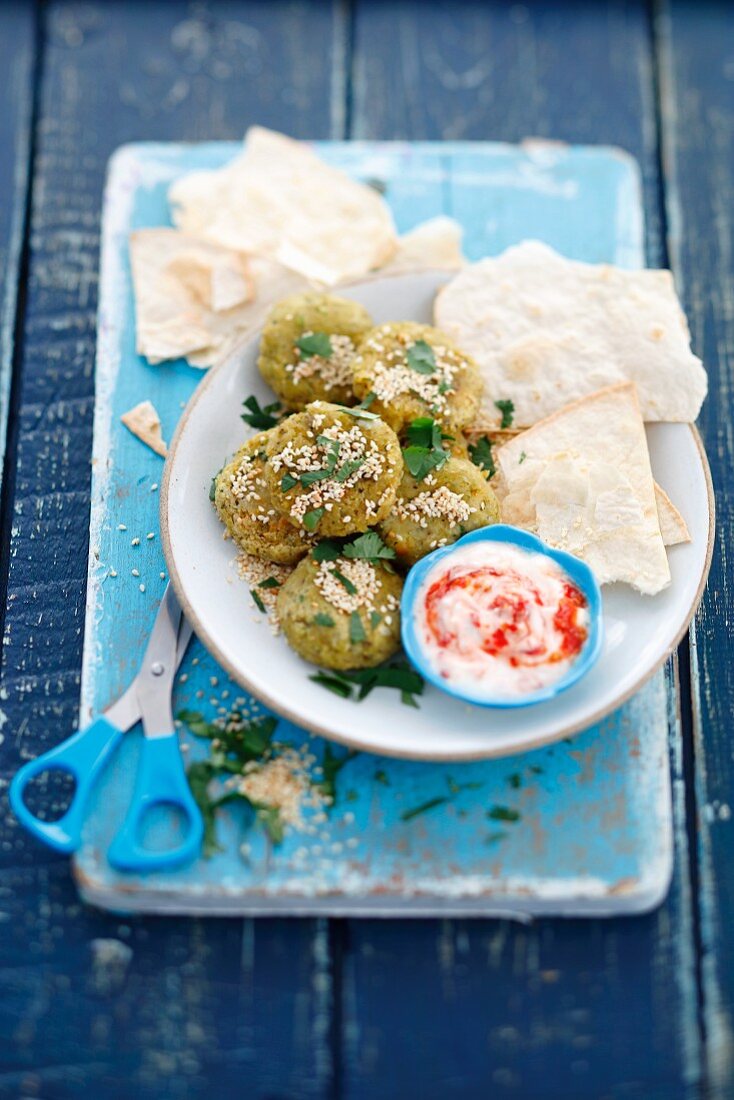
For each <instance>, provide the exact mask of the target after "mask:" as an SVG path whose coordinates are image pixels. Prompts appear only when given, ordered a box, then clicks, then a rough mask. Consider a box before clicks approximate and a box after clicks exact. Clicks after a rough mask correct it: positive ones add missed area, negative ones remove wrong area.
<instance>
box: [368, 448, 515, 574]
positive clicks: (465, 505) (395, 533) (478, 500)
mask: <svg viewBox="0 0 734 1100" xmlns="http://www.w3.org/2000/svg"><path fill="white" fill-rule="evenodd" d="M499 518H500V506H499V502H498V500H497V497H496V496H495V494H494V492H493V491H492V489H491V488H490V486H489V483H488V482H487V480H486V478H485V476H484V474H483V473H482V471H481V470H480V469H478V468H477V467H476V466H475V465H474V463H473V462H469V461H468V460H467V459H464V458H456V457H454V456H451V457H450V458H448V459H447V461H446V462H445V463H444V465H443V466H441V467H440V468H439V469H437V470H432V471H431V472H430V473H429V474H428V475H427V476H426V477H424V478H423V480H422V481H418V480H417V479H416V478H414V477H413V475H412V474H411V473H410V472H409V471H408V470H407V469H406V470H405V473H404V474H403V478H402V481H401V482H400V487H399V488H398V498H397V500H396V502H395V505H394V507H393V509H392V510H391V512H390V515H389V516H387V517H386V518H385V519H384V520H383V521H382V523H381V524H380V525H379V532H380V534H381V535H382V538H383V539H384V541H385V542H386V543H387V545H388V546H390V547H392V549H393V550H394V551H395V553H396V555H397V560H398V562H399V563H400V564H401V565H406V566H408V565H413V564H414V563H415V562H417V561H418V560H419V559H420V558H423V557H425V555H426V554H430V552H431V551H432V550H435V549H436V548H437V547H438V546H446V545H447V544H448V543H451V542H456V540H457V539H458V538H461V536H462V535H466V534H467V533H468V532H469V531H474V530H476V529H477V528H478V527H487V526H489V525H490V524H492V523H497V522H498V521H499Z"/></svg>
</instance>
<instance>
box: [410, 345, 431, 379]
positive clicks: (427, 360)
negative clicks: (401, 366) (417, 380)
mask: <svg viewBox="0 0 734 1100" xmlns="http://www.w3.org/2000/svg"><path fill="white" fill-rule="evenodd" d="M407 359H408V366H409V367H411V368H412V369H413V370H414V371H417V372H418V374H435V372H436V356H435V355H434V353H433V348H432V347H431V345H430V344H427V343H426V341H425V340H416V342H415V343H414V344H412V345H411V347H409V348H408V355H407Z"/></svg>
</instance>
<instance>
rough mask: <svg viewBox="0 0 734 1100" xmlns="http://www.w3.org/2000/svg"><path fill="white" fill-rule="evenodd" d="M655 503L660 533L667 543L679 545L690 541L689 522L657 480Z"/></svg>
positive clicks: (667, 544) (668, 544)
mask: <svg viewBox="0 0 734 1100" xmlns="http://www.w3.org/2000/svg"><path fill="white" fill-rule="evenodd" d="M655 504H656V505H657V510H658V522H659V523H660V534H661V535H662V536H663V542H664V543H665V545H666V546H677V544H678V543H679V542H690V541H691V533H690V531H689V530H688V524H687V523H686V521H685V520H684V519H683V516H682V515H681V514H680V512H679V511H678V509H677V508H676V506H675V505H674V504H673V501H672V500H671V499H670V497H669V496H668V494H667V493H666V492H665V489H663V488H662V486H660V485H658V483H657V481H656V482H655Z"/></svg>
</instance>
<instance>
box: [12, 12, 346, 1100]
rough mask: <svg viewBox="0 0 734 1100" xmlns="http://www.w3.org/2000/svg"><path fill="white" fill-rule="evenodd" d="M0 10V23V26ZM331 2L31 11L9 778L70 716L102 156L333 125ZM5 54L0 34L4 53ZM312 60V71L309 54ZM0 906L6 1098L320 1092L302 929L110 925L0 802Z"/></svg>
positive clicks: (310, 944) (323, 1004) (315, 970)
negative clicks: (36, 90)
mask: <svg viewBox="0 0 734 1100" xmlns="http://www.w3.org/2000/svg"><path fill="white" fill-rule="evenodd" d="M5 8H8V9H9V8H10V5H6V6H5ZM5 8H4V9H3V14H2V17H1V18H2V19H3V20H5V19H6V18H7V20H10V16H9V15H7V16H6V14H5ZM335 8H336V5H334V7H332V6H331V5H326V4H325V5H322V6H319V7H313V6H312V5H310V4H306V3H296V4H293V3H289V4H287V5H286V4H271V3H268V2H267V0H261V2H259V3H236V2H225V3H221V4H218V5H217V6H216V8H211V7H208V6H204V5H197V6H191V5H189V4H188V3H185V2H183V0H180V2H171V3H160V4H153V3H150V2H129V3H125V4H106V3H101V2H100V3H91V4H83V5H79V4H76V3H53V2H52V3H49V4H48V5H44V8H43V15H44V24H43V28H42V29H43V41H44V42H45V54H44V58H43V67H42V73H43V81H42V85H41V88H40V103H39V121H38V128H37V161H36V170H35V174H34V180H33V206H32V222H31V252H30V266H29V279H28V294H27V305H26V313H25V319H24V325H23V335H24V341H25V345H24V357H23V364H22V368H23V369H22V375H21V377H20V380H19V382H20V386H19V405H20V407H19V423H18V433H19V436H18V456H17V475H16V483H17V494H16V499H15V505H14V513H13V516H12V539H11V543H10V572H9V578H8V608H7V613H6V619H5V637H4V646H3V657H2V670H1V676H0V697H1V700H2V701H1V702H0V706H1V707H2V711H3V733H4V737H5V740H4V744H3V745H2V750H1V752H2V757H1V762H0V776H1V777H2V780H3V782H4V783H7V780H8V777H9V776H10V774H12V772H13V771H14V770H15V768H16V767H17V766H18V764H19V762H20V761H21V760H22V759H24V758H26V757H28V756H35V755H36V754H37V753H38V752H40V751H41V750H42V749H43V748H44V747H45V746H46V745H48V744H50V743H52V742H56V741H58V740H60V739H61V738H62V737H64V736H66V735H67V734H68V733H69V732H70V731H71V730H72V728H73V723H74V721H75V718H76V710H77V703H78V697H79V665H80V658H81V632H82V624H83V615H84V587H85V580H86V569H87V565H86V561H87V529H88V516H89V454H90V444H91V427H92V411H93V383H92V372H93V364H94V348H95V329H96V316H95V313H96V284H97V270H98V248H99V219H100V203H101V195H102V187H103V181H104V172H105V165H106V162H107V159H108V157H109V155H110V153H111V152H112V151H113V149H114V148H115V147H116V146H118V145H119V144H120V143H122V142H125V141H131V140H137V139H139V138H141V137H147V138H159V139H174V138H175V139H179V140H183V139H200V138H203V137H207V138H228V139H235V138H238V137H240V136H241V135H242V133H243V131H244V129H245V127H246V126H247V125H248V124H250V123H252V122H256V121H257V122H265V123H270V124H271V125H275V126H279V127H281V128H283V129H288V130H290V131H291V132H294V133H296V134H308V135H309V136H315V137H318V136H324V137H325V136H341V134H340V131H339V125H340V118H342V117H343V104H344V85H343V80H344V71H343V65H341V64H340V63H337V62H338V59H339V58H343V52H344V38H343V30H342V28H341V23H340V19H339V18H338V17H337V15H335V13H334V9H335ZM2 26H3V24H2V23H1V22H0V28H1V27H2ZM15 45H16V43H14V42H13V41H12V40H8V42H7V43H6V42H5V41H3V42H2V45H0V56H4V51H7V53H8V56H12V53H13V50H14V48H15ZM315 57H318V58H320V59H321V63H320V64H318V65H314V64H310V63H309V64H304V58H311V59H313V58H315ZM332 58H336V62H335V63H334V64H332V63H331V60H330V59H332ZM3 79H4V77H3ZM5 150H6V146H5V145H4V146H3V151H4V152H5ZM7 159H8V160H9V159H10V158H9V157H8V158H7ZM18 169H19V171H22V170H23V163H22V161H21V162H20V164H19V166H18ZM5 171H6V168H5V163H3V166H2V167H1V168H0V172H5ZM0 909H2V910H3V915H4V923H3V928H4V934H3V937H2V942H1V943H0V988H2V990H3V998H2V1002H3V1003H2V1008H0V1095H7V1096H18V1095H28V1096H31V1095H38V1096H44V1097H53V1098H54V1100H61V1098H65V1097H71V1096H78V1095H79V1093H80V1090H81V1088H86V1089H89V1090H90V1092H91V1093H93V1094H94V1095H97V1096H104V1097H115V1096H121V1097H125V1098H128V1097H130V1096H131V1095H140V1096H151V1097H162V1096H182V1095H186V1096H194V1097H195V1096H202V1095H205V1094H208V1093H210V1094H212V1095H218V1096H226V1095H233V1094H235V1093H236V1092H238V1091H242V1092H243V1093H249V1094H252V1095H253V1096H276V1095H277V1096H279V1097H301V1096H321V1095H323V1094H324V1092H325V1091H326V1090H327V1088H328V1085H329V1081H330V1078H331V1069H330V1051H329V1045H328V1037H329V1026H330V985H329V949H328V938H327V935H326V932H325V930H324V928H323V927H322V926H320V925H319V924H318V923H317V922H315V921H311V922H304V923H302V924H299V925H286V924H284V923H279V922H269V923H267V924H262V925H259V926H258V927H257V928H256V929H255V928H253V926H252V925H251V924H249V923H247V922H242V921H238V922H235V923H232V924H229V925H227V926H224V925H222V924H207V923H205V922H194V921H175V920H157V921H144V920H136V921H130V922H121V921H120V920H115V919H114V918H109V917H106V916H103V915H101V914H99V913H96V912H93V911H90V910H88V909H86V908H84V907H82V906H80V905H79V904H78V901H77V898H76V892H75V889H74V887H73V885H72V884H71V880H70V878H69V874H68V865H67V863H66V861H61V860H59V859H57V858H56V857H53V856H51V855H50V854H48V853H47V852H45V851H44V850H43V849H41V848H39V846H38V845H36V844H34V843H33V842H32V841H30V840H29V838H27V837H26V836H25V835H23V833H22V831H21V830H19V829H18V828H16V827H15V826H14V824H13V822H12V821H11V820H9V819H8V818H7V817H5V818H4V820H3V840H2V846H1V848H0ZM100 941H101V942H100ZM105 941H111V942H109V943H107V942H105ZM8 991H9V993H10V995H9V993H8Z"/></svg>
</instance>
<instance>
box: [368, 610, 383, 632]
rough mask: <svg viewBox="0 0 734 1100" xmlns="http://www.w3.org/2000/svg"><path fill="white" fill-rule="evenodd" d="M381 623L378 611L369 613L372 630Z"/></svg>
mask: <svg viewBox="0 0 734 1100" xmlns="http://www.w3.org/2000/svg"><path fill="white" fill-rule="evenodd" d="M381 622H382V615H381V614H380V612H379V611H370V626H371V627H372V629H373V630H374V629H375V627H377V626H379V625H380V623H381Z"/></svg>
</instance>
